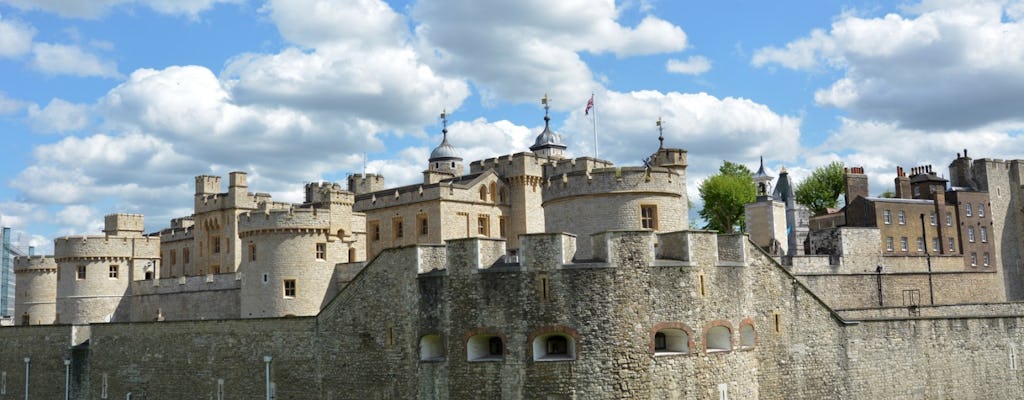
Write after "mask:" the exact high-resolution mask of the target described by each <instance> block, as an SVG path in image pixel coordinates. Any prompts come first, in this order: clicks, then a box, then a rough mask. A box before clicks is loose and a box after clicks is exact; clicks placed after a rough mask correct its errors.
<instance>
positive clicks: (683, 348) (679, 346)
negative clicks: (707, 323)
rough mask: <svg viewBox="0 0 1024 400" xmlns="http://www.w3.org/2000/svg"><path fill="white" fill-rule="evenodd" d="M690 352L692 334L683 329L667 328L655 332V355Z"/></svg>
mask: <svg viewBox="0 0 1024 400" xmlns="http://www.w3.org/2000/svg"><path fill="white" fill-rule="evenodd" d="M672 354H690V334H689V333H687V332H686V331H685V330H683V329H676V328H666V329H661V330H659V331H658V332H657V333H655V334H654V355H656V356H657V355H672Z"/></svg>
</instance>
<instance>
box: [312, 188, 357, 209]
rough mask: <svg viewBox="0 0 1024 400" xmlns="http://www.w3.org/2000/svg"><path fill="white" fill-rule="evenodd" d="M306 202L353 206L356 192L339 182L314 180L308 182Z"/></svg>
mask: <svg viewBox="0 0 1024 400" xmlns="http://www.w3.org/2000/svg"><path fill="white" fill-rule="evenodd" d="M305 203H306V204H334V205H340V206H348V207H351V206H352V204H353V203H355V194H354V193H352V192H350V191H347V190H344V189H342V188H341V185H340V184H338V183H331V182H312V183H307V184H306V202H305Z"/></svg>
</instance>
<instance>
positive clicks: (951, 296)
mask: <svg viewBox="0 0 1024 400" xmlns="http://www.w3.org/2000/svg"><path fill="white" fill-rule="evenodd" d="M931 275H932V276H931V281H932V288H931V291H932V292H934V293H935V304H957V303H979V302H981V303H986V302H988V303H991V302H1000V301H1005V299H1004V298H1003V294H1002V292H1000V291H998V290H992V289H991V288H994V287H998V286H996V285H998V284H999V283H1000V282H1001V279H1000V277H999V275H998V274H996V273H994V272H936V273H933V274H931ZM796 277H797V279H799V280H800V282H802V283H803V284H805V285H807V287H808V288H810V289H811V291H813V292H814V293H817V294H818V296H820V297H821V298H822V299H823V300H824V301H825V303H826V304H828V305H829V306H830V307H832V308H835V309H847V308H864V307H878V306H879V302H878V277H879V276H878V275H877V274H875V273H868V272H865V273H859V274H858V273H850V274H842V275H837V274H828V273H826V274H821V275H812V274H803V275H797V276H796ZM881 277H882V300H883V301H882V305H883V306H909V305H911V304H930V303H931V301H930V299H929V293H930V291H929V285H928V273H926V272H916V273H885V274H882V275H881Z"/></svg>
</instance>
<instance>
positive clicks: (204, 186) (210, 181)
mask: <svg viewBox="0 0 1024 400" xmlns="http://www.w3.org/2000/svg"><path fill="white" fill-rule="evenodd" d="M217 193H220V177H219V176H214V175H199V176H197V177H196V195H197V196H198V195H210V194H217Z"/></svg>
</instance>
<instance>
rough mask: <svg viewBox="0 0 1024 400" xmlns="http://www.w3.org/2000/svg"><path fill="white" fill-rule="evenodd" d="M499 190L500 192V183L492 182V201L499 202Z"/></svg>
mask: <svg viewBox="0 0 1024 400" xmlns="http://www.w3.org/2000/svg"><path fill="white" fill-rule="evenodd" d="M497 192H498V185H497V184H496V183H494V182H491V203H497V202H498V193H497Z"/></svg>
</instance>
